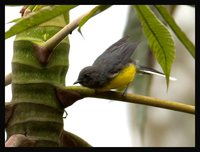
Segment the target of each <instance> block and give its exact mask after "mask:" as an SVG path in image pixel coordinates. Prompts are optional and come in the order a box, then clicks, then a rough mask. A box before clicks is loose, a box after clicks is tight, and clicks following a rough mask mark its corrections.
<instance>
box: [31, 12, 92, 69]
mask: <svg viewBox="0 0 200 152" xmlns="http://www.w3.org/2000/svg"><path fill="white" fill-rule="evenodd" d="M90 11H91V10H90ZM90 11H88V12H87V13H85V14H83V15H81V16H79V17H78V18H77V19H75V20H74V21H72V22H71V23H69V24H68V25H66V26H65V27H64V28H63V29H61V30H60V31H59V32H58V33H56V34H55V35H54V36H53V37H51V38H50V39H48V40H47V41H46V42H44V43H43V44H42V45H41V46H38V45H35V46H34V49H35V50H36V55H37V58H38V59H39V61H40V63H41V64H43V65H45V64H47V63H48V60H49V57H50V55H51V53H52V51H53V49H54V48H55V47H56V46H57V45H58V44H59V43H60V42H61V41H62V40H63V39H64V38H65V37H66V36H67V35H68V34H70V33H72V31H73V30H74V29H75V28H77V27H78V26H79V23H80V21H81V20H82V18H83V17H85V16H87V15H88V14H89V13H90Z"/></svg>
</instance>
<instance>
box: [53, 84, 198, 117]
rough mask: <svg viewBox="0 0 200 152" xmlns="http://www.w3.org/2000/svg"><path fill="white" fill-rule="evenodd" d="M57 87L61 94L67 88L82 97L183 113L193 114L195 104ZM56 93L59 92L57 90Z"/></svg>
mask: <svg viewBox="0 0 200 152" xmlns="http://www.w3.org/2000/svg"><path fill="white" fill-rule="evenodd" d="M57 88H58V89H59V90H62V95H63V91H66V92H67V93H69V90H70V91H74V92H77V93H79V94H80V96H81V97H83V98H84V97H94V98H101V99H110V100H118V101H122V102H128V103H136V104H143V105H149V106H154V107H160V108H164V109H170V110H175V111H179V112H184V113H190V114H195V106H192V105H187V104H183V103H181V102H176V101H170V100H163V99H158V98H154V97H149V96H142V95H136V94H126V95H122V93H120V92H115V91H107V92H97V91H95V90H93V89H89V88H86V87H81V86H67V87H57ZM57 93H58V94H59V92H58V91H57ZM62 97H63V96H62ZM66 98H67V96H66ZM80 99H81V98H80ZM66 100H67V99H66ZM74 102H75V101H74Z"/></svg>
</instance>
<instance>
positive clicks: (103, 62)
mask: <svg viewBox="0 0 200 152" xmlns="http://www.w3.org/2000/svg"><path fill="white" fill-rule="evenodd" d="M137 45H138V42H136V43H133V42H130V41H129V40H128V37H125V38H122V39H120V40H119V41H117V42H116V43H114V44H113V45H111V46H110V47H109V48H108V49H106V50H105V52H104V53H103V54H101V55H100V56H99V57H98V58H97V59H96V60H95V61H94V63H93V66H96V67H98V68H99V70H101V73H102V74H105V75H106V76H108V77H110V76H112V75H113V74H116V73H118V72H119V71H120V70H121V69H122V68H123V67H124V66H125V65H127V64H128V63H130V61H131V55H132V54H133V52H134V50H135V49H136V47H137Z"/></svg>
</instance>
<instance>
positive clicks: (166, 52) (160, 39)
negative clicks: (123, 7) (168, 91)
mask: <svg viewBox="0 0 200 152" xmlns="http://www.w3.org/2000/svg"><path fill="white" fill-rule="evenodd" d="M133 7H134V9H135V11H136V13H137V15H138V18H139V20H140V22H141V24H142V26H143V30H144V34H145V36H146V38H147V40H148V43H149V46H150V47H151V50H152V51H153V54H154V56H155V57H156V59H157V61H158V63H159V64H160V65H161V67H162V70H163V72H164V73H165V75H166V84H167V88H168V86H169V76H170V71H171V67H172V63H173V61H174V57H175V48H174V41H173V39H172V36H171V34H170V32H169V31H168V29H167V28H166V27H165V25H164V24H163V23H162V22H161V21H160V20H159V19H158V18H157V17H156V16H155V15H154V13H153V12H152V11H151V9H150V8H149V7H148V6H146V5H135V6H133Z"/></svg>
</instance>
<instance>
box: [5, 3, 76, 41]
mask: <svg viewBox="0 0 200 152" xmlns="http://www.w3.org/2000/svg"><path fill="white" fill-rule="evenodd" d="M74 7H76V5H52V6H47V7H44V8H42V9H41V10H40V11H37V12H34V13H33V14H31V15H28V16H26V17H24V18H22V20H19V21H18V22H17V23H16V24H15V25H13V26H12V27H11V28H10V29H9V30H8V31H7V32H6V33H5V39H7V38H9V37H11V36H14V35H16V34H18V33H21V32H23V31H25V30H27V29H29V28H32V27H34V26H37V25H39V24H41V23H44V22H46V21H49V20H51V19H53V18H55V17H57V16H59V15H61V14H63V13H65V12H67V11H69V10H70V9H72V8H74Z"/></svg>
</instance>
